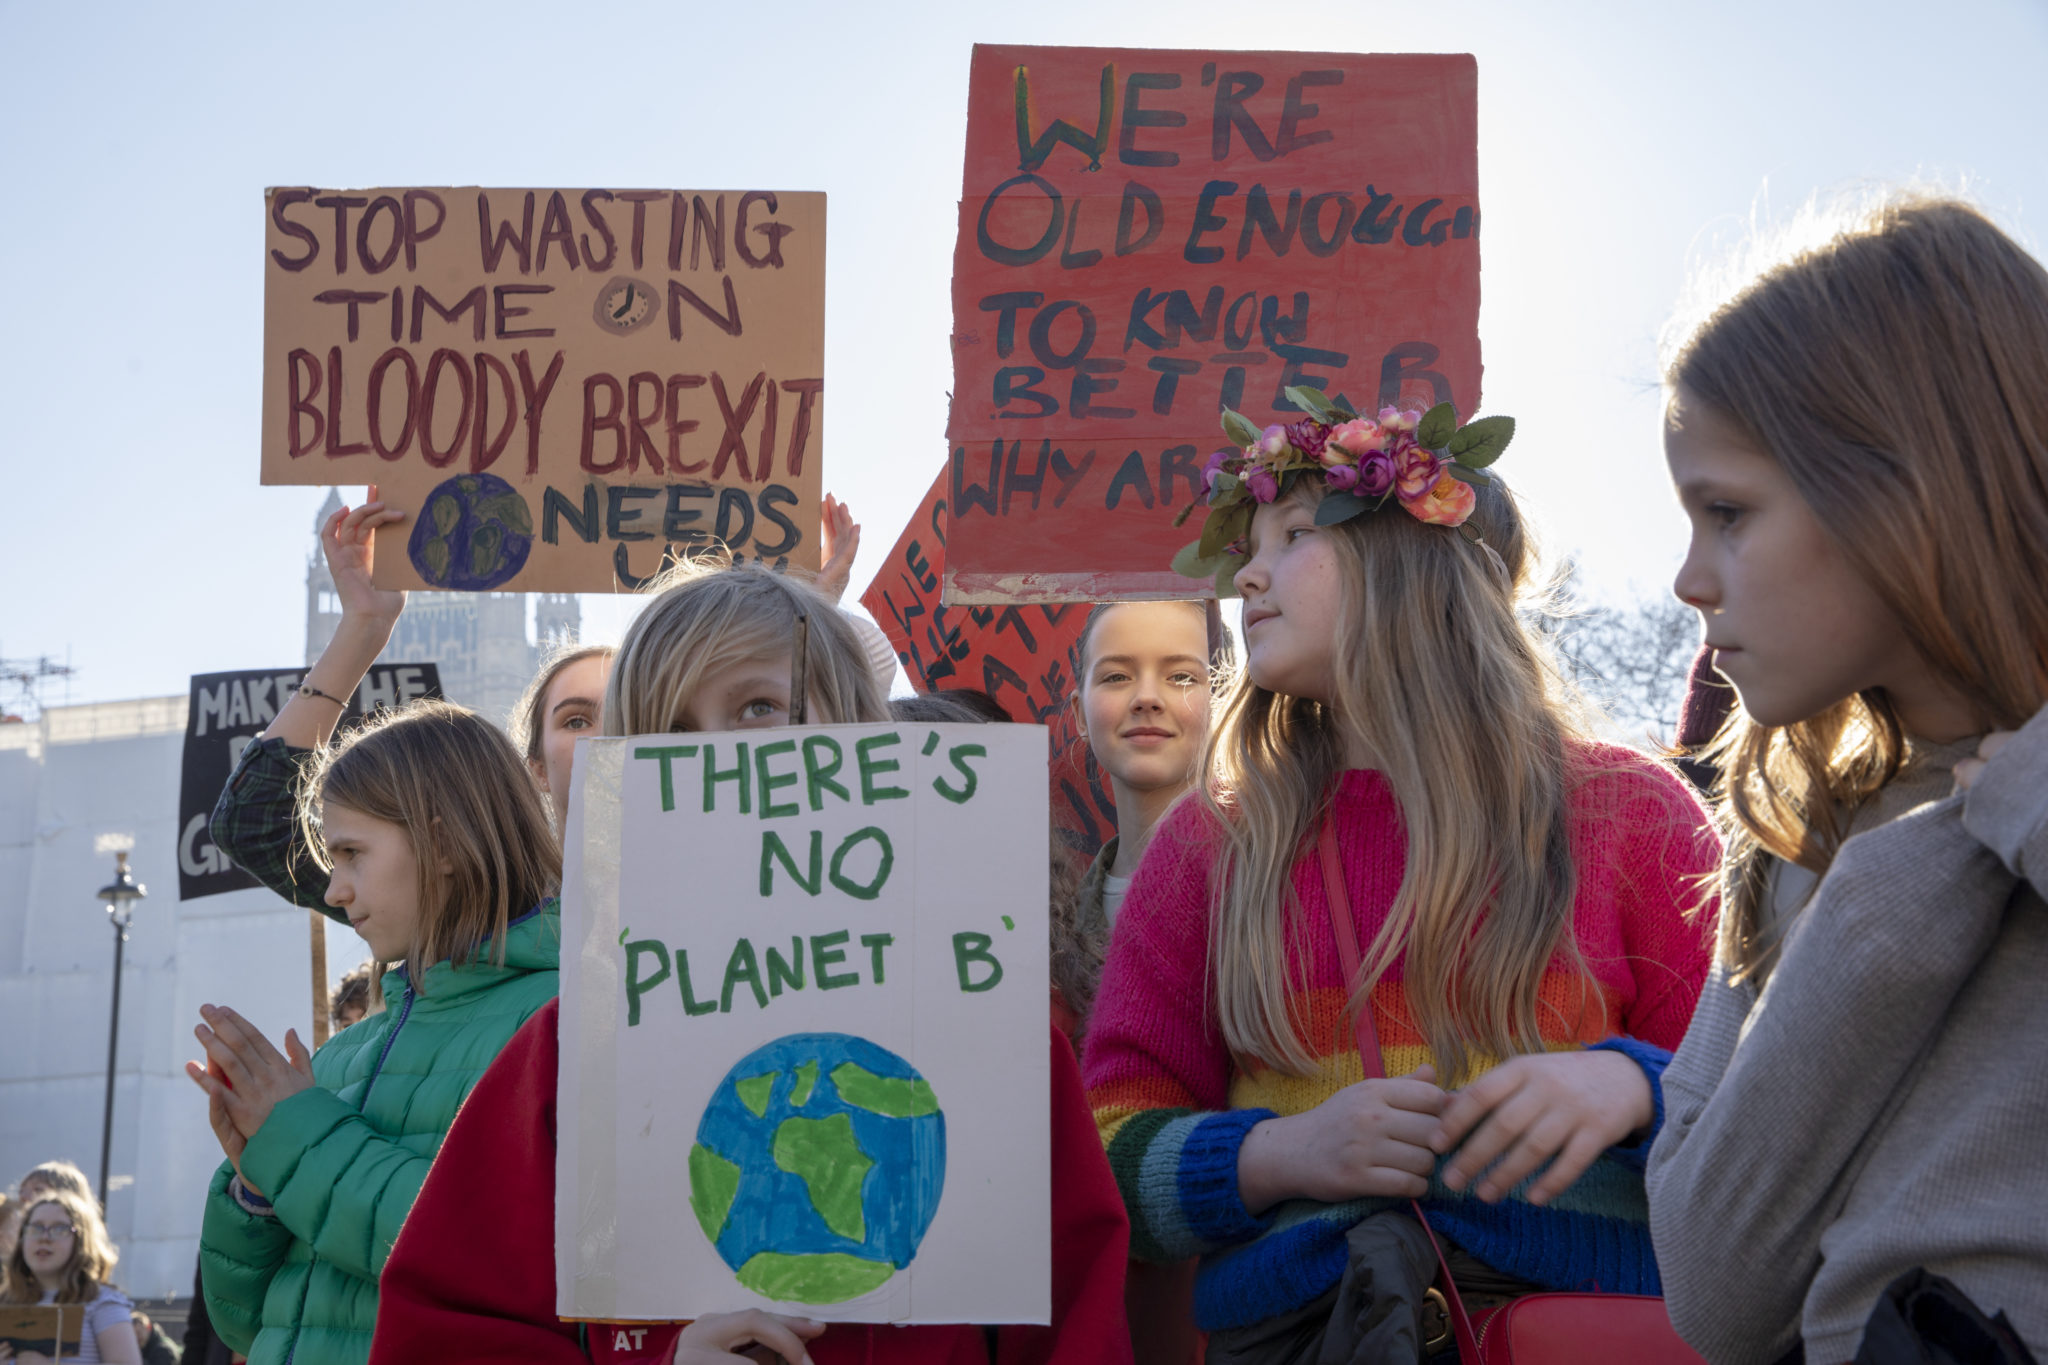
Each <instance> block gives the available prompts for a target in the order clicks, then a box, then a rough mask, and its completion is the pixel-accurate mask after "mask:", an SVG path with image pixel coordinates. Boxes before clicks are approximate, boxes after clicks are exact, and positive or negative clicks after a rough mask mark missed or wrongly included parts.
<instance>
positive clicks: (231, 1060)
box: [185, 1005, 313, 1194]
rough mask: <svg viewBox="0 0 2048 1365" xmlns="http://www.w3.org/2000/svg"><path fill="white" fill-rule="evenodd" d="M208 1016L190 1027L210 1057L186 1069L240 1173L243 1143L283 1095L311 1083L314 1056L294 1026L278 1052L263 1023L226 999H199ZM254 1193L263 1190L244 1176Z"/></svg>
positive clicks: (285, 1096)
mask: <svg viewBox="0 0 2048 1365" xmlns="http://www.w3.org/2000/svg"><path fill="white" fill-rule="evenodd" d="M199 1014H200V1017H201V1018H203V1019H204V1020H205V1021H206V1022H205V1023H203V1024H200V1025H199V1026H197V1027H196V1028H194V1029H193V1030H192V1033H193V1036H194V1037H196V1038H198V1039H199V1045H200V1046H201V1047H203V1048H205V1049H206V1063H205V1065H203V1066H202V1065H201V1064H200V1063H198V1062H187V1063H185V1074H186V1075H188V1076H190V1077H191V1078H192V1082H193V1084H195V1085H197V1086H198V1087H199V1088H200V1089H201V1090H204V1091H205V1092H206V1097H207V1120H208V1122H210V1123H211V1124H212V1125H213V1135H214V1136H215V1137H216V1138H218V1139H219V1140H220V1145H221V1150H222V1151H224V1152H226V1153H227V1156H228V1160H230V1161H232V1162H234V1164H235V1173H236V1174H237V1175H239V1174H241V1170H242V1149H243V1147H244V1146H246V1145H247V1143H248V1141H249V1139H250V1138H252V1137H254V1136H256V1130H257V1129H259V1128H261V1127H262V1126H263V1124H264V1121H265V1120H267V1119H268V1118H269V1117H270V1111H271V1110H272V1109H274V1108H276V1107H277V1104H278V1102H279V1101H281V1100H285V1099H289V1098H290V1097H291V1096H293V1095H296V1094H298V1093H299V1092H300V1091H301V1090H306V1089H309V1088H311V1086H312V1084H313V1056H312V1054H311V1053H309V1052H307V1051H306V1047H305V1044H303V1043H301V1042H300V1041H299V1035H298V1031H297V1030H296V1029H287V1030H286V1031H285V1035H284V1045H285V1052H284V1053H280V1052H278V1050H277V1049H276V1048H275V1047H273V1046H272V1045H271V1042H270V1040H269V1039H268V1038H265V1037H264V1036H263V1033H262V1031H261V1030H260V1029H258V1028H256V1027H255V1025H253V1024H251V1023H249V1022H248V1021H247V1020H246V1019H244V1018H242V1016H241V1015H239V1014H236V1013H235V1012H234V1011H233V1010H231V1009H228V1008H227V1007H226V1006H223V1005H201V1006H200V1007H199ZM242 1183H243V1185H244V1186H247V1187H248V1188H249V1189H250V1191H251V1193H258V1194H260V1193H261V1191H258V1190H256V1189H255V1188H254V1187H253V1186H249V1183H248V1182H247V1181H246V1180H245V1181H243V1182H242Z"/></svg>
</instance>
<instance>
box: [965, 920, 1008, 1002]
mask: <svg viewBox="0 0 2048 1365" xmlns="http://www.w3.org/2000/svg"><path fill="white" fill-rule="evenodd" d="M994 942H995V940H994V939H992V938H990V937H989V936H988V935H987V934H977V933H975V932H973V931H972V930H969V931H967V932H965V933H959V934H955V935H953V968H954V970H955V971H957V972H958V973H959V974H960V989H961V990H963V991H965V992H967V993H968V994H969V995H977V994H979V993H981V992H982V991H989V990H994V989H995V986H996V983H997V982H998V981H1001V980H1002V979H1003V964H1002V963H1000V962H998V961H996V955H995V954H994V953H991V952H990V951H989V945H990V944H992V943H994ZM976 962H986V963H987V964H988V975H987V976H984V977H983V978H981V980H979V981H976V980H975V979H974V974H973V972H972V971H971V970H970V968H971V965H972V964H973V963H976Z"/></svg>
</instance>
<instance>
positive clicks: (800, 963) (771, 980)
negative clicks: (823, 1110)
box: [767, 934, 804, 1104]
mask: <svg viewBox="0 0 2048 1365" xmlns="http://www.w3.org/2000/svg"><path fill="white" fill-rule="evenodd" d="M767 952H768V994H770V995H781V994H782V987H783V983H785V982H787V983H788V985H789V988H790V989H791V990H794V991H800V990H802V989H803V988H804V941H803V939H801V938H799V937H798V936H797V935H795V934H791V935H790V936H789V959H788V961H784V960H783V957H782V954H781V953H779V952H777V951H776V950H775V949H773V948H770V949H768V950H767ZM797 1103H798V1104H802V1103H803V1101H802V1100H798V1101H797Z"/></svg>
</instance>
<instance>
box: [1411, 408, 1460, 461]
mask: <svg viewBox="0 0 2048 1365" xmlns="http://www.w3.org/2000/svg"><path fill="white" fill-rule="evenodd" d="M1457 429H1458V410H1457V409H1456V408H1454V407H1452V406H1451V405H1450V404H1449V403H1438V404H1437V405H1436V406H1435V407H1433V408H1431V409H1430V410H1429V411H1428V412H1425V413H1423V414H1422V420H1421V421H1420V422H1417V423H1416V424H1415V443H1416V444H1417V445H1419V446H1424V447H1426V448H1428V449H1430V450H1441V449H1443V447H1444V443H1445V442H1447V441H1449V440H1450V439H1451V436H1452V435H1453V433H1455V432H1456V431H1457Z"/></svg>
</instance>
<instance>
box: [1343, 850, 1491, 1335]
mask: <svg viewBox="0 0 2048 1365" xmlns="http://www.w3.org/2000/svg"><path fill="white" fill-rule="evenodd" d="M1316 852H1317V854H1318V856H1319V857H1320V859H1321V861H1322V864H1323V900H1324V902H1325V903H1326V904H1327V905H1328V906H1329V910H1330V932H1331V934H1332V935H1334V936H1335V937H1336V940H1337V958H1338V960H1339V961H1340V962H1342V963H1343V964H1344V992H1345V995H1346V996H1347V997H1348V996H1349V995H1350V994H1351V992H1353V991H1355V990H1357V989H1358V967H1359V962H1360V958H1359V954H1358V925H1357V923H1356V922H1355V921H1354V920H1353V919H1352V917H1351V893H1350V892H1349V891H1348V890H1346V889H1345V886H1344V869H1343V867H1342V866H1341V865H1340V864H1339V863H1338V861H1337V832H1336V829H1335V827H1334V826H1333V825H1332V824H1331V822H1330V821H1329V820H1328V819H1327V818H1326V819H1325V820H1324V821H1323V827H1322V829H1321V830H1319V831H1317V833H1316ZM1351 1028H1352V1033H1353V1036H1354V1037H1355V1038H1356V1039H1357V1041H1358V1065H1359V1069H1360V1070H1361V1071H1363V1072H1364V1073H1365V1078H1366V1079H1367V1080H1369V1081H1370V1080H1383V1079H1385V1077H1386V1074H1387V1068H1386V1062H1385V1061H1384V1059H1383V1058H1382V1057H1381V1056H1380V1036H1379V1030H1378V1029H1377V1028H1375V1027H1374V1026H1373V1018H1372V999H1371V997H1369V996H1368V997H1367V998H1366V999H1364V1000H1361V1001H1360V1002H1359V1004H1358V1009H1357V1012H1356V1013H1354V1014H1353V1015H1352V1018H1351ZM1409 1207H1410V1208H1412V1209H1414V1210H1415V1221H1416V1222H1418V1223H1420V1224H1422V1231H1423V1234H1424V1235H1425V1236H1427V1237H1428V1238H1429V1248H1430V1250H1431V1251H1434V1252H1435V1253H1436V1268H1437V1275H1438V1278H1439V1280H1440V1282H1441V1284H1442V1287H1443V1294H1444V1302H1445V1304H1446V1306H1447V1307H1449V1309H1450V1312H1451V1333H1452V1335H1453V1336H1454V1337H1455V1338H1456V1339H1457V1342H1458V1359H1459V1360H1468V1361H1474V1362H1476V1361H1478V1359H1479V1339H1478V1337H1477V1336H1475V1335H1474V1334H1473V1331H1472V1318H1471V1316H1470V1315H1469V1314H1467V1313H1466V1312H1465V1301H1464V1299H1463V1298H1461V1297H1460V1296H1459V1294H1458V1286H1457V1283H1456V1281H1454V1280H1452V1279H1451V1263H1450V1262H1449V1261H1447V1260H1445V1259H1444V1249H1443V1246H1442V1245H1441V1244H1440V1243H1438V1241H1437V1240H1436V1232H1435V1230H1434V1229H1432V1228H1431V1227H1430V1226H1429V1219H1427V1218H1425V1217H1423V1214H1422V1205H1421V1204H1419V1203H1414V1202H1412V1201H1411V1203H1410V1205H1409Z"/></svg>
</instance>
